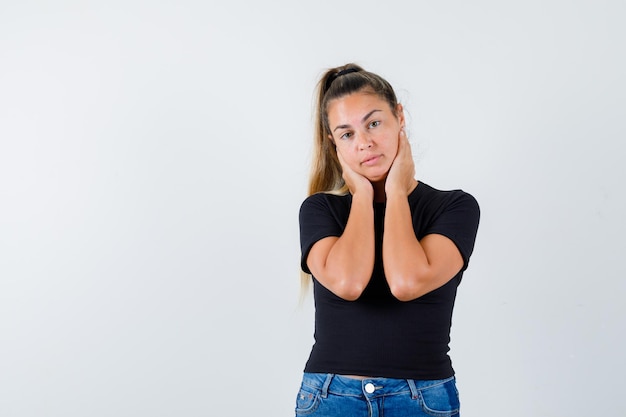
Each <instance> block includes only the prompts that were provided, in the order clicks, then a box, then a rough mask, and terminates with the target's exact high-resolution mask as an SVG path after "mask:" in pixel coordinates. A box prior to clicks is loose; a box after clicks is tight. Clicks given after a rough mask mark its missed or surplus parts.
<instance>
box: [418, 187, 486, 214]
mask: <svg viewBox="0 0 626 417" xmlns="http://www.w3.org/2000/svg"><path fill="white" fill-rule="evenodd" d="M409 199H410V200H411V201H412V202H413V203H414V204H417V205H425V206H431V207H441V206H450V205H463V206H466V207H467V208H474V209H475V210H479V205H478V201H477V200H476V198H474V196H473V195H472V194H470V193H468V192H467V191H465V190H462V189H460V188H457V189H450V190H441V189H438V188H435V187H433V186H431V185H429V184H426V183H424V182H422V181H419V183H418V186H417V187H416V188H415V190H414V191H413V192H412V193H411V195H410V197H409Z"/></svg>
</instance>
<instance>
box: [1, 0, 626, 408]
mask: <svg viewBox="0 0 626 417" xmlns="http://www.w3.org/2000/svg"><path fill="white" fill-rule="evenodd" d="M625 11H626V6H625V5H624V2H622V1H617V0H616V1H597V0H596V1H591V0H589V1H535V0H531V1H524V2H521V1H519V2H499V1H487V0H481V1H476V2H464V1H439V2H426V1H416V2H409V1H387V2H380V1H376V2H374V1H364V0H360V1H356V0H352V1H344V2H342V1H326V0H323V1H320V0H318V1H314V2H313V1H307V2H289V1H282V2H281V1H265V2H255V1H244V2H237V1H233V2H224V1H220V2H217V1H209V2H206V1H193V0H182V1H173V0H172V1H123V2H122V1H113V2H111V1H106V2H105V1H101V2H85V1H79V0H76V1H56V2H45V1H19V2H18V1H13V2H9V1H7V0H5V1H2V2H1V3H0V61H1V64H0V141H1V142H0V415H1V416H3V417H26V416H28V417H42V416H46V417H48V416H50V417H52V416H63V417H69V416H81V417H82V416H116V417H117V416H218V415H219V416H243V415H259V416H289V415H292V414H293V408H294V406H295V395H296V392H297V389H298V387H299V383H300V378H301V373H302V370H303V367H304V363H305V361H306V359H307V357H308V354H309V349H310V347H311V344H312V342H313V337H312V334H313V308H312V302H311V294H309V296H308V298H306V299H305V301H304V302H303V303H301V304H299V276H298V272H299V256H300V248H299V240H298V221H297V215H298V209H299V206H300V203H301V202H302V200H303V199H304V198H305V196H306V182H307V175H308V167H309V161H310V152H311V142H312V111H313V92H314V88H315V84H316V81H317V80H318V79H319V77H320V75H321V74H322V72H323V71H324V70H325V69H326V68H329V67H333V66H337V65H341V64H344V63H347V62H356V63H359V64H361V65H362V66H364V67H365V68H366V69H369V70H372V71H374V72H377V73H380V74H381V75H383V76H384V77H386V78H387V79H388V80H389V81H390V82H391V84H392V85H393V86H394V87H395V88H396V90H397V92H398V95H399V98H400V100H401V101H402V103H404V105H405V108H406V110H407V116H408V118H409V119H408V131H409V136H410V140H411V143H412V145H413V153H414V155H415V160H416V166H417V178H418V179H419V180H421V181H424V182H426V183H428V184H430V185H432V186H434V187H437V188H440V189H452V188H462V189H463V190H465V191H468V192H470V193H471V194H473V195H474V196H475V197H476V198H477V199H478V201H479V203H480V205H481V209H482V221H481V225H480V229H479V234H478V239H477V243H476V250H475V252H474V255H473V258H472V260H471V262H470V267H469V270H468V271H467V272H466V274H465V277H464V280H463V283H462V284H461V287H460V288H459V294H458V298H457V305H456V310H455V315H454V319H453V327H452V344H451V356H452V359H453V364H454V366H455V369H456V371H457V377H458V386H459V389H460V392H461V401H462V404H463V415H464V416H465V417H489V416H494V417H495V416H502V415H506V416H510V417H516V416H520V417H521V416H524V417H526V416H541V417H545V416H567V417H572V416H581V417H582V416H585V417H586V416H599V415H626V406H625V403H624V401H623V399H622V398H621V391H622V390H623V388H624V383H623V377H624V372H625V371H626V367H625V360H624V351H625V350H626V346H625V343H624V332H625V331H626V328H625V325H624V317H625V314H626V308H625V307H624V305H625V303H624V296H625V295H626V284H625V281H626V280H625V279H624V278H625V276H624V261H623V259H624V258H623V255H622V252H623V251H624V249H625V245H624V239H623V236H624V235H625V234H626V225H625V221H624V213H626V204H625V201H626V199H625V197H624V185H623V181H624V180H625V179H626V175H625V174H626V172H625V171H624V167H623V165H622V163H623V160H624V158H625V157H626V153H625V145H624V142H625V139H626V126H625V120H626V101H625V100H626V99H625V97H626V82H625V81H624V74H626V58H625V54H624V50H625V45H624V39H626V29H625V26H624V21H625V20H626V13H625Z"/></svg>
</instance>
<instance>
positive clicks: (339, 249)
mask: <svg viewBox="0 0 626 417" xmlns="http://www.w3.org/2000/svg"><path fill="white" fill-rule="evenodd" d="M338 156H339V161H340V162H341V163H342V167H343V177H344V180H345V181H346V184H347V185H348V187H349V188H350V191H351V193H352V206H351V207H350V214H349V216H348V222H347V224H346V228H345V229H344V231H343V233H342V235H341V236H340V237H335V236H332V237H326V238H324V239H320V240H319V241H317V242H316V243H315V244H314V245H313V246H312V247H311V250H310V252H309V255H308V257H307V260H306V263H307V266H308V267H309V270H310V271H311V273H312V274H313V276H314V277H315V278H316V279H317V280H318V281H319V282H320V283H321V284H322V285H323V286H324V287H326V288H327V289H328V290H329V291H331V292H333V293H334V294H335V295H336V296H338V297H341V298H343V299H345V300H348V301H354V300H356V299H357V298H359V297H360V296H361V294H362V293H363V291H364V290H365V287H367V284H368V283H369V281H370V278H371V277H372V272H373V271H374V207H373V204H372V203H373V201H374V190H373V187H372V184H371V183H370V182H369V181H368V180H367V179H366V178H365V177H362V176H360V175H358V174H357V173H355V172H354V171H352V170H350V168H348V167H347V165H345V164H344V163H343V159H342V158H341V155H340V154H338Z"/></svg>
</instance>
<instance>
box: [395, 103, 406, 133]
mask: <svg viewBox="0 0 626 417" xmlns="http://www.w3.org/2000/svg"><path fill="white" fill-rule="evenodd" d="M396 117H397V118H398V122H400V128H402V129H404V125H405V120H404V107H402V104H400V103H398V104H397V105H396Z"/></svg>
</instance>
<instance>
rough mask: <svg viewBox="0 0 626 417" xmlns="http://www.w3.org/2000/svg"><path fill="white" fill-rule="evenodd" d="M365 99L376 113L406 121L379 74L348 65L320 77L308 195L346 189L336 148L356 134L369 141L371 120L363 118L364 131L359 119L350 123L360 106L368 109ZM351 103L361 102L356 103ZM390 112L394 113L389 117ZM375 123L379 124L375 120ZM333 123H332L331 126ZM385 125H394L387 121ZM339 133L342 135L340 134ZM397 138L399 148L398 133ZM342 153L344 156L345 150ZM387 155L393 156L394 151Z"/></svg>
mask: <svg viewBox="0 0 626 417" xmlns="http://www.w3.org/2000/svg"><path fill="white" fill-rule="evenodd" d="M366 101H367V102H369V104H371V105H370V107H372V106H373V107H372V109H373V110H378V111H379V112H378V114H376V116H380V115H381V114H382V113H385V115H386V116H387V119H389V118H395V122H396V123H397V124H398V126H400V125H403V124H404V118H403V115H402V107H401V106H400V105H399V104H398V102H397V99H396V95H395V92H394V91H393V88H392V87H391V85H390V84H389V83H388V82H387V81H386V80H385V79H383V78H382V77H380V76H379V75H376V74H373V73H371V72H368V71H365V70H363V68H361V67H359V66H358V65H355V64H347V65H344V66H341V67H337V68H333V69H330V70H328V71H327V72H326V73H325V74H324V75H323V76H322V78H321V79H320V81H319V84H318V93H317V109H316V127H315V129H316V132H315V144H314V156H313V165H312V172H311V178H310V182H309V194H314V193H316V192H320V191H339V192H344V193H345V192H347V190H346V189H345V184H344V181H343V178H342V170H341V165H340V163H339V160H338V158H337V151H338V148H337V147H339V152H342V150H344V149H345V143H346V142H345V141H343V140H342V139H341V138H342V136H343V137H346V136H348V135H354V136H353V137H354V138H357V139H363V140H369V139H364V136H365V135H366V130H365V129H366V128H367V126H370V125H369V124H368V123H370V121H369V120H365V119H364V120H363V123H362V125H363V126H361V127H363V129H362V130H358V129H359V127H360V125H359V126H357V123H356V121H355V122H354V123H348V122H349V121H350V116H354V115H358V114H360V113H358V112H360V111H361V110H360V109H368V108H369V107H367V106H368V105H369V104H368V103H365V102H366ZM351 103H353V104H354V103H357V104H358V105H357V106H354V105H351ZM372 103H373V104H372ZM369 112H370V111H366V112H365V113H364V114H363V116H367V115H368V113H369ZM389 115H391V116H390V117H389ZM370 116H371V115H370ZM355 120H356V119H355ZM372 123H373V125H375V124H376V122H372ZM331 124H333V125H332V126H331ZM338 126H342V127H346V126H348V128H349V129H348V130H350V131H349V132H348V131H347V130H346V129H343V130H342V129H341V128H338ZM385 127H386V128H389V127H391V126H390V124H389V123H386V124H385ZM398 129H399V128H398ZM339 133H341V135H339V136H337V135H338V134H339ZM361 133H363V135H361ZM344 134H345V135H344ZM395 140H396V142H395V145H396V149H397V136H396V138H395ZM342 147H343V148H342ZM342 155H343V156H345V154H344V153H342ZM388 156H389V157H391V158H392V159H393V157H395V152H394V153H393V155H388ZM344 159H345V158H344Z"/></svg>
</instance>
